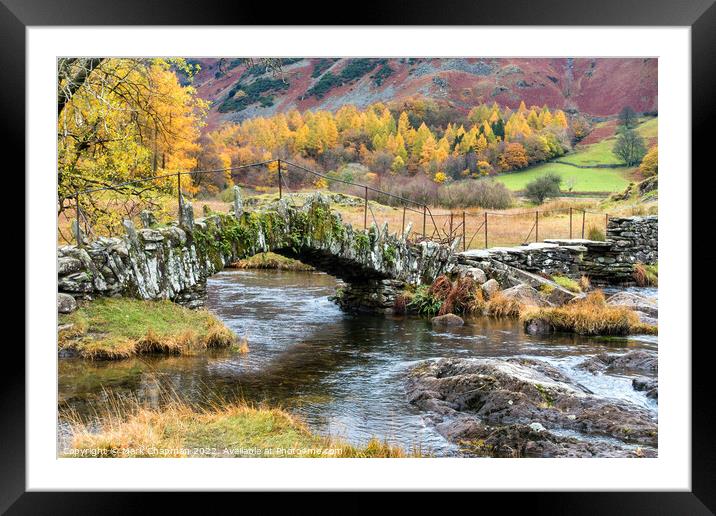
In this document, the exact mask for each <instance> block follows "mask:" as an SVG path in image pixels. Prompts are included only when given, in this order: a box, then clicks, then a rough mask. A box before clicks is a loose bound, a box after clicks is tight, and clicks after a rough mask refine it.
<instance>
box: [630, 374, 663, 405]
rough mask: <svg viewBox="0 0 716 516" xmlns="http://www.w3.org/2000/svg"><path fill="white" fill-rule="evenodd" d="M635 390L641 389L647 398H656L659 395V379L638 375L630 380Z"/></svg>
mask: <svg viewBox="0 0 716 516" xmlns="http://www.w3.org/2000/svg"><path fill="white" fill-rule="evenodd" d="M631 385H632V387H634V390H635V391H643V392H645V393H646V397H647V398H651V399H654V400H655V399H657V398H658V397H659V380H658V379H657V378H647V377H645V376H638V377H636V378H634V379H633V380H632V381H631Z"/></svg>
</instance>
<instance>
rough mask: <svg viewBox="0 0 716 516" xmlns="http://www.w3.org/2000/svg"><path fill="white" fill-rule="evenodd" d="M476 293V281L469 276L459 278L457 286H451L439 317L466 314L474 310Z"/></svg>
mask: <svg viewBox="0 0 716 516" xmlns="http://www.w3.org/2000/svg"><path fill="white" fill-rule="evenodd" d="M443 277H444V276H443ZM476 292H477V284H476V283H475V280H474V279H472V278H471V277H469V276H463V277H461V278H458V280H457V281H456V282H455V284H454V285H451V288H450V292H449V293H448V295H447V297H446V298H445V301H444V302H443V304H442V306H441V307H440V311H439V312H438V315H445V314H450V313H466V312H469V311H470V310H472V309H474V308H475V304H474V302H473V300H474V298H475V295H476Z"/></svg>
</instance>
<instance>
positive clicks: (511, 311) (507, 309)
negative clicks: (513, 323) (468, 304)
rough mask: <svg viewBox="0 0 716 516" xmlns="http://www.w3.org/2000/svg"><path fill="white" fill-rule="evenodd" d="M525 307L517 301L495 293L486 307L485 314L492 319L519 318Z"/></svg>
mask: <svg viewBox="0 0 716 516" xmlns="http://www.w3.org/2000/svg"><path fill="white" fill-rule="evenodd" d="M523 309H524V307H523V306H522V304H521V303H520V302H519V301H517V300H516V299H512V298H508V297H505V296H504V295H503V294H502V292H495V293H494V294H493V295H492V296H491V297H490V300H489V301H488V302H487V305H486V306H485V310H484V312H485V314H486V315H489V316H492V317H519V316H520V314H521V313H522V311H523Z"/></svg>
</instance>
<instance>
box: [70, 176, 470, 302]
mask: <svg viewBox="0 0 716 516" xmlns="http://www.w3.org/2000/svg"><path fill="white" fill-rule="evenodd" d="M235 192H236V193H235V201H234V207H233V210H232V212H231V213H226V214H219V213H217V214H210V215H208V216H206V217H203V218H198V219H194V212H193V208H192V206H191V204H190V203H188V202H184V203H183V204H182V214H181V222H175V223H171V224H169V225H167V226H163V227H162V226H156V225H153V224H151V222H148V223H146V224H145V225H146V226H149V227H144V228H141V229H138V228H135V226H134V224H133V223H132V222H131V221H128V220H126V221H124V227H125V230H126V235H124V236H122V237H118V238H99V239H97V240H95V241H92V242H87V243H85V244H84V245H83V246H82V247H78V246H74V245H71V246H62V247H59V248H58V266H59V270H58V287H59V292H62V293H67V294H70V295H72V296H74V297H76V298H84V299H91V298H94V297H97V296H130V297H137V298H141V299H171V300H173V301H176V302H179V303H181V304H184V305H187V306H190V307H197V306H201V305H202V304H203V301H204V298H205V293H206V280H207V278H209V277H210V276H212V275H213V274H215V273H217V272H219V271H220V270H222V269H223V268H224V267H226V266H227V265H229V264H231V263H233V262H235V261H237V260H239V259H242V258H248V257H250V256H253V255H255V254H257V253H260V252H267V251H272V252H274V253H277V254H280V255H283V256H286V257H289V258H296V259H299V260H300V261H302V262H304V263H306V264H309V265H312V266H314V267H315V268H316V269H318V270H320V271H323V272H326V273H328V274H331V275H333V276H335V277H337V278H339V279H341V280H343V281H344V282H345V283H346V287H345V288H344V289H343V295H342V299H343V300H344V301H343V302H344V303H345V304H346V306H345V307H346V308H348V307H350V308H354V309H365V310H372V311H375V310H378V311H381V310H383V311H385V310H389V309H390V308H392V306H393V301H394V297H395V294H396V293H397V292H398V291H399V290H401V289H402V288H403V287H404V286H405V285H406V284H421V283H432V281H434V280H435V278H437V277H438V276H439V275H440V274H444V273H451V272H453V270H454V268H455V267H456V266H457V256H456V255H455V254H454V253H453V250H452V248H451V247H449V246H445V245H440V244H437V243H435V242H430V241H423V242H420V243H417V244H416V243H413V242H410V241H409V239H408V236H409V232H410V228H407V229H406V232H405V234H403V235H396V234H390V233H389V232H388V229H387V224H386V225H383V227H382V228H378V227H377V226H375V225H373V226H372V227H370V228H369V229H367V230H363V229H361V230H357V229H354V228H353V227H351V225H349V224H344V223H343V221H342V220H341V216H340V214H339V213H337V212H335V211H332V210H331V208H330V202H329V200H328V199H326V198H325V196H323V195H321V194H320V193H318V194H314V195H312V196H311V197H309V198H308V199H307V200H306V202H305V203H304V204H303V206H301V207H296V206H293V205H291V204H290V201H289V200H288V199H287V198H284V199H283V200H280V201H277V202H276V203H275V204H273V205H272V206H270V207H268V208H266V209H263V210H261V211H247V210H244V208H243V203H242V201H241V195H240V190H238V189H236V190H235ZM456 245H457V243H456ZM348 305H350V306H348Z"/></svg>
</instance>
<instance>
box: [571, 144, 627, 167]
mask: <svg viewBox="0 0 716 516" xmlns="http://www.w3.org/2000/svg"><path fill="white" fill-rule="evenodd" d="M613 147H614V138H607V139H606V140H602V141H601V142H598V143H594V144H592V145H587V146H585V147H578V148H577V150H575V151H574V152H571V153H569V154H565V155H564V156H562V157H561V158H559V161H564V162H566V163H574V164H575V165H583V166H584V165H587V166H590V165H619V164H620V161H619V158H617V157H616V156H615V155H614V153H612V148H613Z"/></svg>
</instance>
